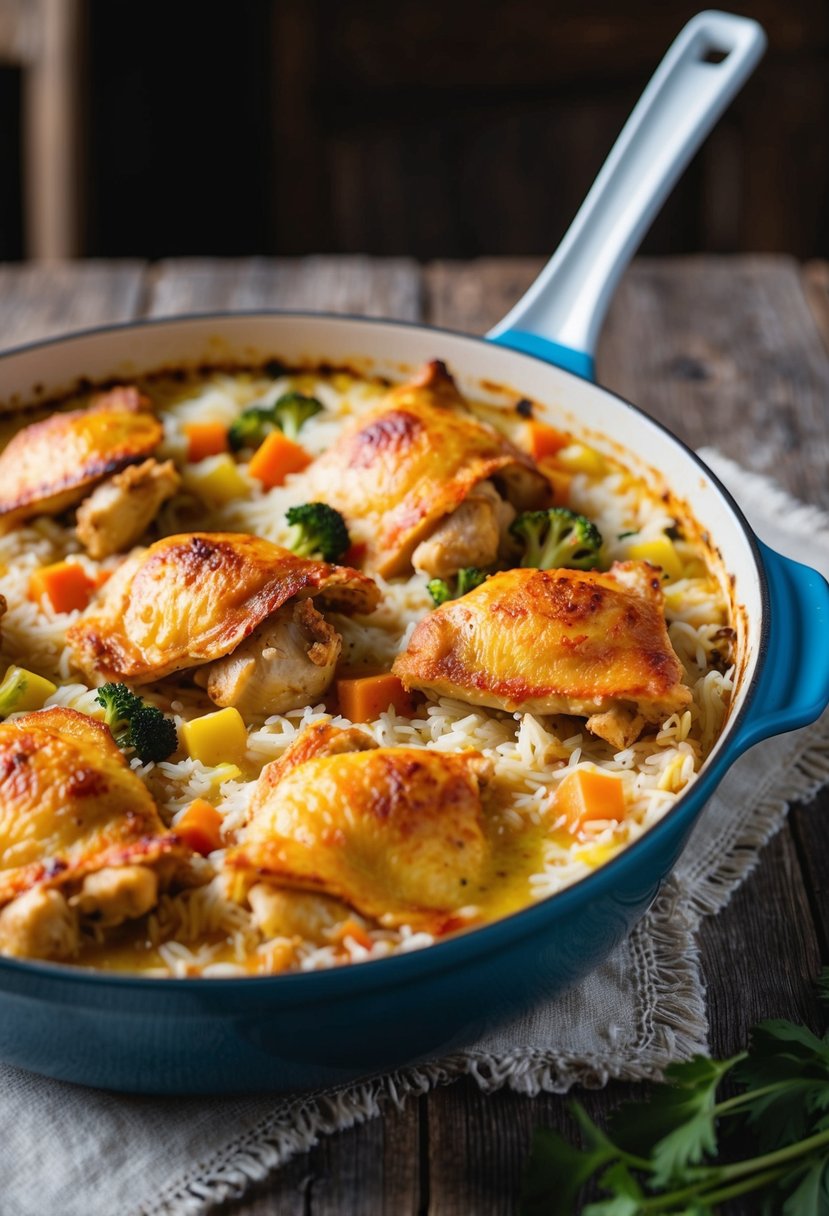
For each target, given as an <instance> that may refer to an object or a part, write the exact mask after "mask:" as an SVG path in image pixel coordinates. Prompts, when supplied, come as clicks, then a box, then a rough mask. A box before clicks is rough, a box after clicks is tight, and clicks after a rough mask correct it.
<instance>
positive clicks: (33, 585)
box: [29, 562, 95, 612]
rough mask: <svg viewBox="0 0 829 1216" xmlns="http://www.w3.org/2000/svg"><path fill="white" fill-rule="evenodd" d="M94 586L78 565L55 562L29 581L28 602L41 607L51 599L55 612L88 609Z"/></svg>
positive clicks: (39, 571)
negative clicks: (32, 601)
mask: <svg viewBox="0 0 829 1216" xmlns="http://www.w3.org/2000/svg"><path fill="white" fill-rule="evenodd" d="M94 589H95V583H94V582H93V581H92V579H91V578H89V577H88V576H87V573H86V571H85V570H84V568H83V566H81V565H79V564H78V563H77V562H55V563H54V565H52V566H41V567H40V569H39V570H35V571H34V573H33V574H32V576H31V577H30V579H29V599H30V600H35V601H36V602H37V603H39V604H42V603H43V601H44V600H48V602H49V604H50V605H51V608H52V611H53V612H71V611H72V610H73V609H74V608H85V607H86V606H87V604H88V603H89V600H90V597H91V596H92V592H93V591H94Z"/></svg>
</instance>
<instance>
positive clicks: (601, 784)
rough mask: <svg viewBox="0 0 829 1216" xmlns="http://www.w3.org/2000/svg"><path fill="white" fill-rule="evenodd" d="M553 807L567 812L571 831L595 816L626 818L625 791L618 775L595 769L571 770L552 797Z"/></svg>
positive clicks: (616, 818) (563, 813)
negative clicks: (614, 775)
mask: <svg viewBox="0 0 829 1216" xmlns="http://www.w3.org/2000/svg"><path fill="white" fill-rule="evenodd" d="M553 810H554V811H555V812H557V813H558V814H559V815H564V816H565V818H566V820H567V824H568V826H569V827H570V829H571V830H572V831H577V830H578V829H579V828H580V827H581V826H582V825H583V824H585V823H588V822H590V821H591V820H594V819H614V820H616V821H617V822H620V821H621V820H622V819H624V817H625V791H624V788H623V786H622V782H621V779H620V778H619V777H613V776H611V774H610V773H600V772H597V771H596V770H594V769H576V770H575V771H574V772H572V773H568V774H567V776H566V777H565V778H564V780H563V781H562V783H561V785H560V786H559V787H558V789H557V790H556V792H555V795H554V796H553Z"/></svg>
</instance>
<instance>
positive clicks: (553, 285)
mask: <svg viewBox="0 0 829 1216" xmlns="http://www.w3.org/2000/svg"><path fill="white" fill-rule="evenodd" d="M765 46H766V36H765V34H764V33H763V29H762V27H761V26H760V25H758V23H757V22H756V21H752V20H751V19H749V18H747V17H737V16H733V15H732V14H730V13H721V12H715V11H710V12H704V13H698V14H697V16H696V17H694V18H692V20H691V21H689V22H688V24H687V25H686V26H685V27H684V29H683V30H682V31H681V33H680V34H679V36H678V37H677V38H676V40H675V41H674V42H673V44H672V45H671V47H670V48H669V50H668V53H667V54H666V55H665V58H664V59H663V60H662V62H661V63H660V65H659V67H658V68H657V69H656V72H655V74H654V76H653V77H652V79H651V81H650V83H649V84H648V86H647V88H646V89H645V91H644V93H643V94H642V96H641V98H640V99H639V101H638V103H637V105H636V107H635V109H634V110H633V113H632V114H631V116H630V118H629V119H628V121H627V123H626V124H625V126H624V128H623V130H622V133H621V134H620V136H619V138H618V139H617V140H616V143H615V144H614V146H613V148H612V150H611V152H610V155H609V156H608V158H607V160H606V161H605V163H604V166H603V167H602V169H601V171H600V172H599V175H598V177H597V178H596V181H595V182H594V183H593V186H592V188H591V190H590V192H589V194H588V195H587V198H586V199H585V200H584V202H583V203H582V206H581V208H580V209H579V212H578V214H577V215H576V218H575V219H574V220H573V223H572V224H571V226H570V228H569V230H568V232H567V233H566V235H565V237H564V239H563V241H562V242H561V245H560V246H559V248H558V250H557V251H556V253H555V254H553V257H552V258H551V259H550V261H549V262H548V263H547V265H546V266H545V268H544V270H542V272H541V274H540V275H539V277H538V278H537V279H536V280H535V282H534V283H533V284H532V286H531V287H530V288H529V290H528V291H527V292H526V293H525V294H524V295H523V296H522V297H521V299H520V300H519V301H518V303H517V304H516V305H515V306H514V307H513V308H512V309H511V310H510V311H509V312H508V313H507V315H506V316H505V317H504V319H503V320H502V321H500V322H499V323H498V324H497V325H496V326H495V328H494V329H492V330H490V332H489V333H488V334H487V337H488V338H490V339H491V340H492V341H494V342H499V343H501V344H502V345H504V346H509V347H512V348H513V349H514V350H520V351H524V352H525V353H526V354H530V355H537V356H539V357H540V358H542V359H546V360H547V361H548V362H550V363H554V364H557V365H558V366H559V367H563V368H566V369H567V370H568V371H572V372H576V373H577V374H578V375H580V376H583V377H585V378H586V379H589V380H592V379H593V378H594V373H593V355H594V351H595V349H596V341H597V339H598V335H599V328H600V326H601V323H602V320H603V319H604V314H605V312H606V310H607V306H608V304H609V303H610V298H611V296H612V294H613V291H614V290H615V288H616V284H617V282H618V280H619V278H620V276H621V274H622V271H623V270H624V269H625V267H626V266H627V264H628V262H629V261H630V259H631V257H632V256H633V253H634V251H635V249H636V248H637V246H638V245H639V243H640V241H641V240H642V238H643V236H644V235H645V233H646V232H647V230H648V228H649V227H650V225H651V223H652V221H653V219H654V217H655V215H656V214H657V212H658V211H659V209H660V207H661V206H662V203H663V202H664V201H665V199H666V197H667V196H668V194H669V192H670V191H671V189H672V187H673V186H674V183H675V182H676V181H677V179H678V178H679V176H680V174H681V173H682V171H683V170H684V169H685V167H686V165H687V164H688V162H689V161H690V159H691V157H692V156H693V155H694V153H695V152H696V150H697V148H699V146H700V144H701V143H702V142H703V140H704V139H705V137H706V136H707V135H708V132H709V131H710V130H711V128H712V127H713V126H714V123H715V122H716V121H717V119H718V118H719V117H720V115H721V114H722V113H723V111H724V110H725V108H726V107H727V106H728V104H729V103H730V102H731V100H732V99H733V98H734V96H735V95H736V94H737V92H738V91H739V90H740V88H741V87H742V85H743V84H744V83H745V81H746V80H747V78H748V77H749V75H750V74H751V72H752V71H753V70H754V68H755V67H756V65H757V63H758V62H759V60H760V58H761V56H762V54H763V51H764V50H765Z"/></svg>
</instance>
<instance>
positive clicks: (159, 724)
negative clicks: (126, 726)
mask: <svg viewBox="0 0 829 1216" xmlns="http://www.w3.org/2000/svg"><path fill="white" fill-rule="evenodd" d="M130 744H131V745H132V747H134V748H135V751H136V755H137V756H138V757H139V759H141V760H143V761H144V763H145V764H146V763H147V761H148V760H156V761H158V760H166V759H167V757H168V756H171V755H172V754H173V752H174V751H175V750H176V748H177V747H178V733H177V731H176V724H175V722H174V721H173V719H172V718H167V717H165V716H164V714H163V713H162V712H161V710H160V709H159V708H158V706H157V705H142V706H141V708H140V709H139V710H138V711H137V713H135V714H134V715H133V718H132V721H131V722H130Z"/></svg>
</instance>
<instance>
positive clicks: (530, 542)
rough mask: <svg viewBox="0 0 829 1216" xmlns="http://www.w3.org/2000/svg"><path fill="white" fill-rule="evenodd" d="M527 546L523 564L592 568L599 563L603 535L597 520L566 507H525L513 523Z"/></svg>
mask: <svg viewBox="0 0 829 1216" xmlns="http://www.w3.org/2000/svg"><path fill="white" fill-rule="evenodd" d="M509 530H510V533H511V534H512V535H513V536H514V537H515V539H516V540H518V541H520V542H521V544H522V545H523V546H524V555H523V557H522V558H521V565H522V566H535V567H537V569H539V570H552V569H556V568H563V569H568V570H592V569H594V568H595V567H596V566H598V564H599V550H600V549H601V547H602V536H601V533H600V532H599V529H598V528H597V527H596V525H595V524H593V523H591V522H590V520H589V519H586V518H585V516H584V515H576V513H575V511H570V510H568V509H567V507H550V508H549V509H548V510H546V511H524V512H523V514H521V515H519V516H518V517H517V518H516V519H514V520H513V521H512V523H511V524H510V529H509Z"/></svg>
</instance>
